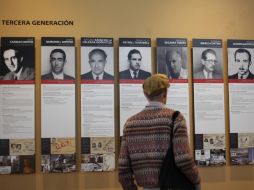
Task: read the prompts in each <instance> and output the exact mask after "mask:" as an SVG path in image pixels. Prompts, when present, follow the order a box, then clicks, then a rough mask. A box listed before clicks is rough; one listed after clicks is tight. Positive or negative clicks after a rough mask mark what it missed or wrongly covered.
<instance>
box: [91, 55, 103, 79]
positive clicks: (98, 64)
mask: <svg viewBox="0 0 254 190" xmlns="http://www.w3.org/2000/svg"><path fill="white" fill-rule="evenodd" d="M89 64H90V66H91V70H92V72H93V73H94V74H95V75H100V74H101V73H103V72H104V68H105V64H106V59H105V57H104V56H103V55H102V54H101V53H94V54H93V55H91V57H90V59H89Z"/></svg>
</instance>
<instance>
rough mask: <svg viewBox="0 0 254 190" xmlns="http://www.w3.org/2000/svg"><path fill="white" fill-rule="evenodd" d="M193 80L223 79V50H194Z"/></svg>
mask: <svg viewBox="0 0 254 190" xmlns="http://www.w3.org/2000/svg"><path fill="white" fill-rule="evenodd" d="M193 78H194V79H223V58H222V49H221V48H209V47H205V48H203V47H202V48H200V47H195V48H193Z"/></svg>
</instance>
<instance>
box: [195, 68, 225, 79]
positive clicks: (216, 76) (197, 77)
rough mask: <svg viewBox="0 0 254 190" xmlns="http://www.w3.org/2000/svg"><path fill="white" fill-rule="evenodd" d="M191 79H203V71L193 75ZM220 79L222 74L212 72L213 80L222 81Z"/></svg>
mask: <svg viewBox="0 0 254 190" xmlns="http://www.w3.org/2000/svg"><path fill="white" fill-rule="evenodd" d="M193 78H194V79H205V75H204V72H203V70H202V71H199V72H196V73H194V75H193ZM222 78H223V77H222V74H220V73H217V72H213V79H222Z"/></svg>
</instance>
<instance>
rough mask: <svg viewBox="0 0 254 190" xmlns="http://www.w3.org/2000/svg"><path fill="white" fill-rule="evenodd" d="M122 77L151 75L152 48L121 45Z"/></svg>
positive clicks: (135, 77)
mask: <svg viewBox="0 0 254 190" xmlns="http://www.w3.org/2000/svg"><path fill="white" fill-rule="evenodd" d="M119 54H120V55H119V59H120V79H146V78H147V77H149V76H150V75H151V49H150V48H144V47H142V48H141V47H139V48H133V47H132V48H131V47H121V49H120V51H119Z"/></svg>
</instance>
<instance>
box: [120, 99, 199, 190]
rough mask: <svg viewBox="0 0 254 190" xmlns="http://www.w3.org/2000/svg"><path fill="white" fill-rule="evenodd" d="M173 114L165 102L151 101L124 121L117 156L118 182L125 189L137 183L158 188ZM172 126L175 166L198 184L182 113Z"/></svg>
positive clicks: (197, 175) (128, 189)
mask: <svg viewBox="0 0 254 190" xmlns="http://www.w3.org/2000/svg"><path fill="white" fill-rule="evenodd" d="M173 113H174V110H172V109H169V108H166V107H165V105H164V104H161V103H159V102H151V103H150V104H149V105H148V106H146V108H145V109H144V110H142V111H141V112H139V113H138V114H136V115H134V116H132V117H131V118H129V119H128V120H127V121H126V123H125V126H124V132H123V137H122V143H121V149H120V155H119V159H118V170H119V181H120V183H121V185H122V187H123V189H124V190H136V189H137V185H138V186H141V187H159V181H158V178H159V172H160V166H161V164H162V161H163V158H164V157H165V155H166V152H167V150H168V148H169V146H170V145H169V142H170V132H171V129H172V120H171V117H172V114H173ZM173 129H174V132H173V146H174V155H175V161H176V165H177V166H178V167H179V168H180V170H181V171H182V172H183V173H184V174H185V175H186V176H187V177H188V179H189V180H190V181H192V182H193V183H194V184H198V183H200V178H199V174H198V170H197V167H196V165H195V163H194V160H193V158H192V156H191V154H190V148H189V141H188V134H187V128H186V122H185V119H184V117H183V115H182V114H179V115H178V117H177V118H176V120H175V123H174V128H173ZM134 179H135V181H136V183H137V185H136V184H135V182H134Z"/></svg>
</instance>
